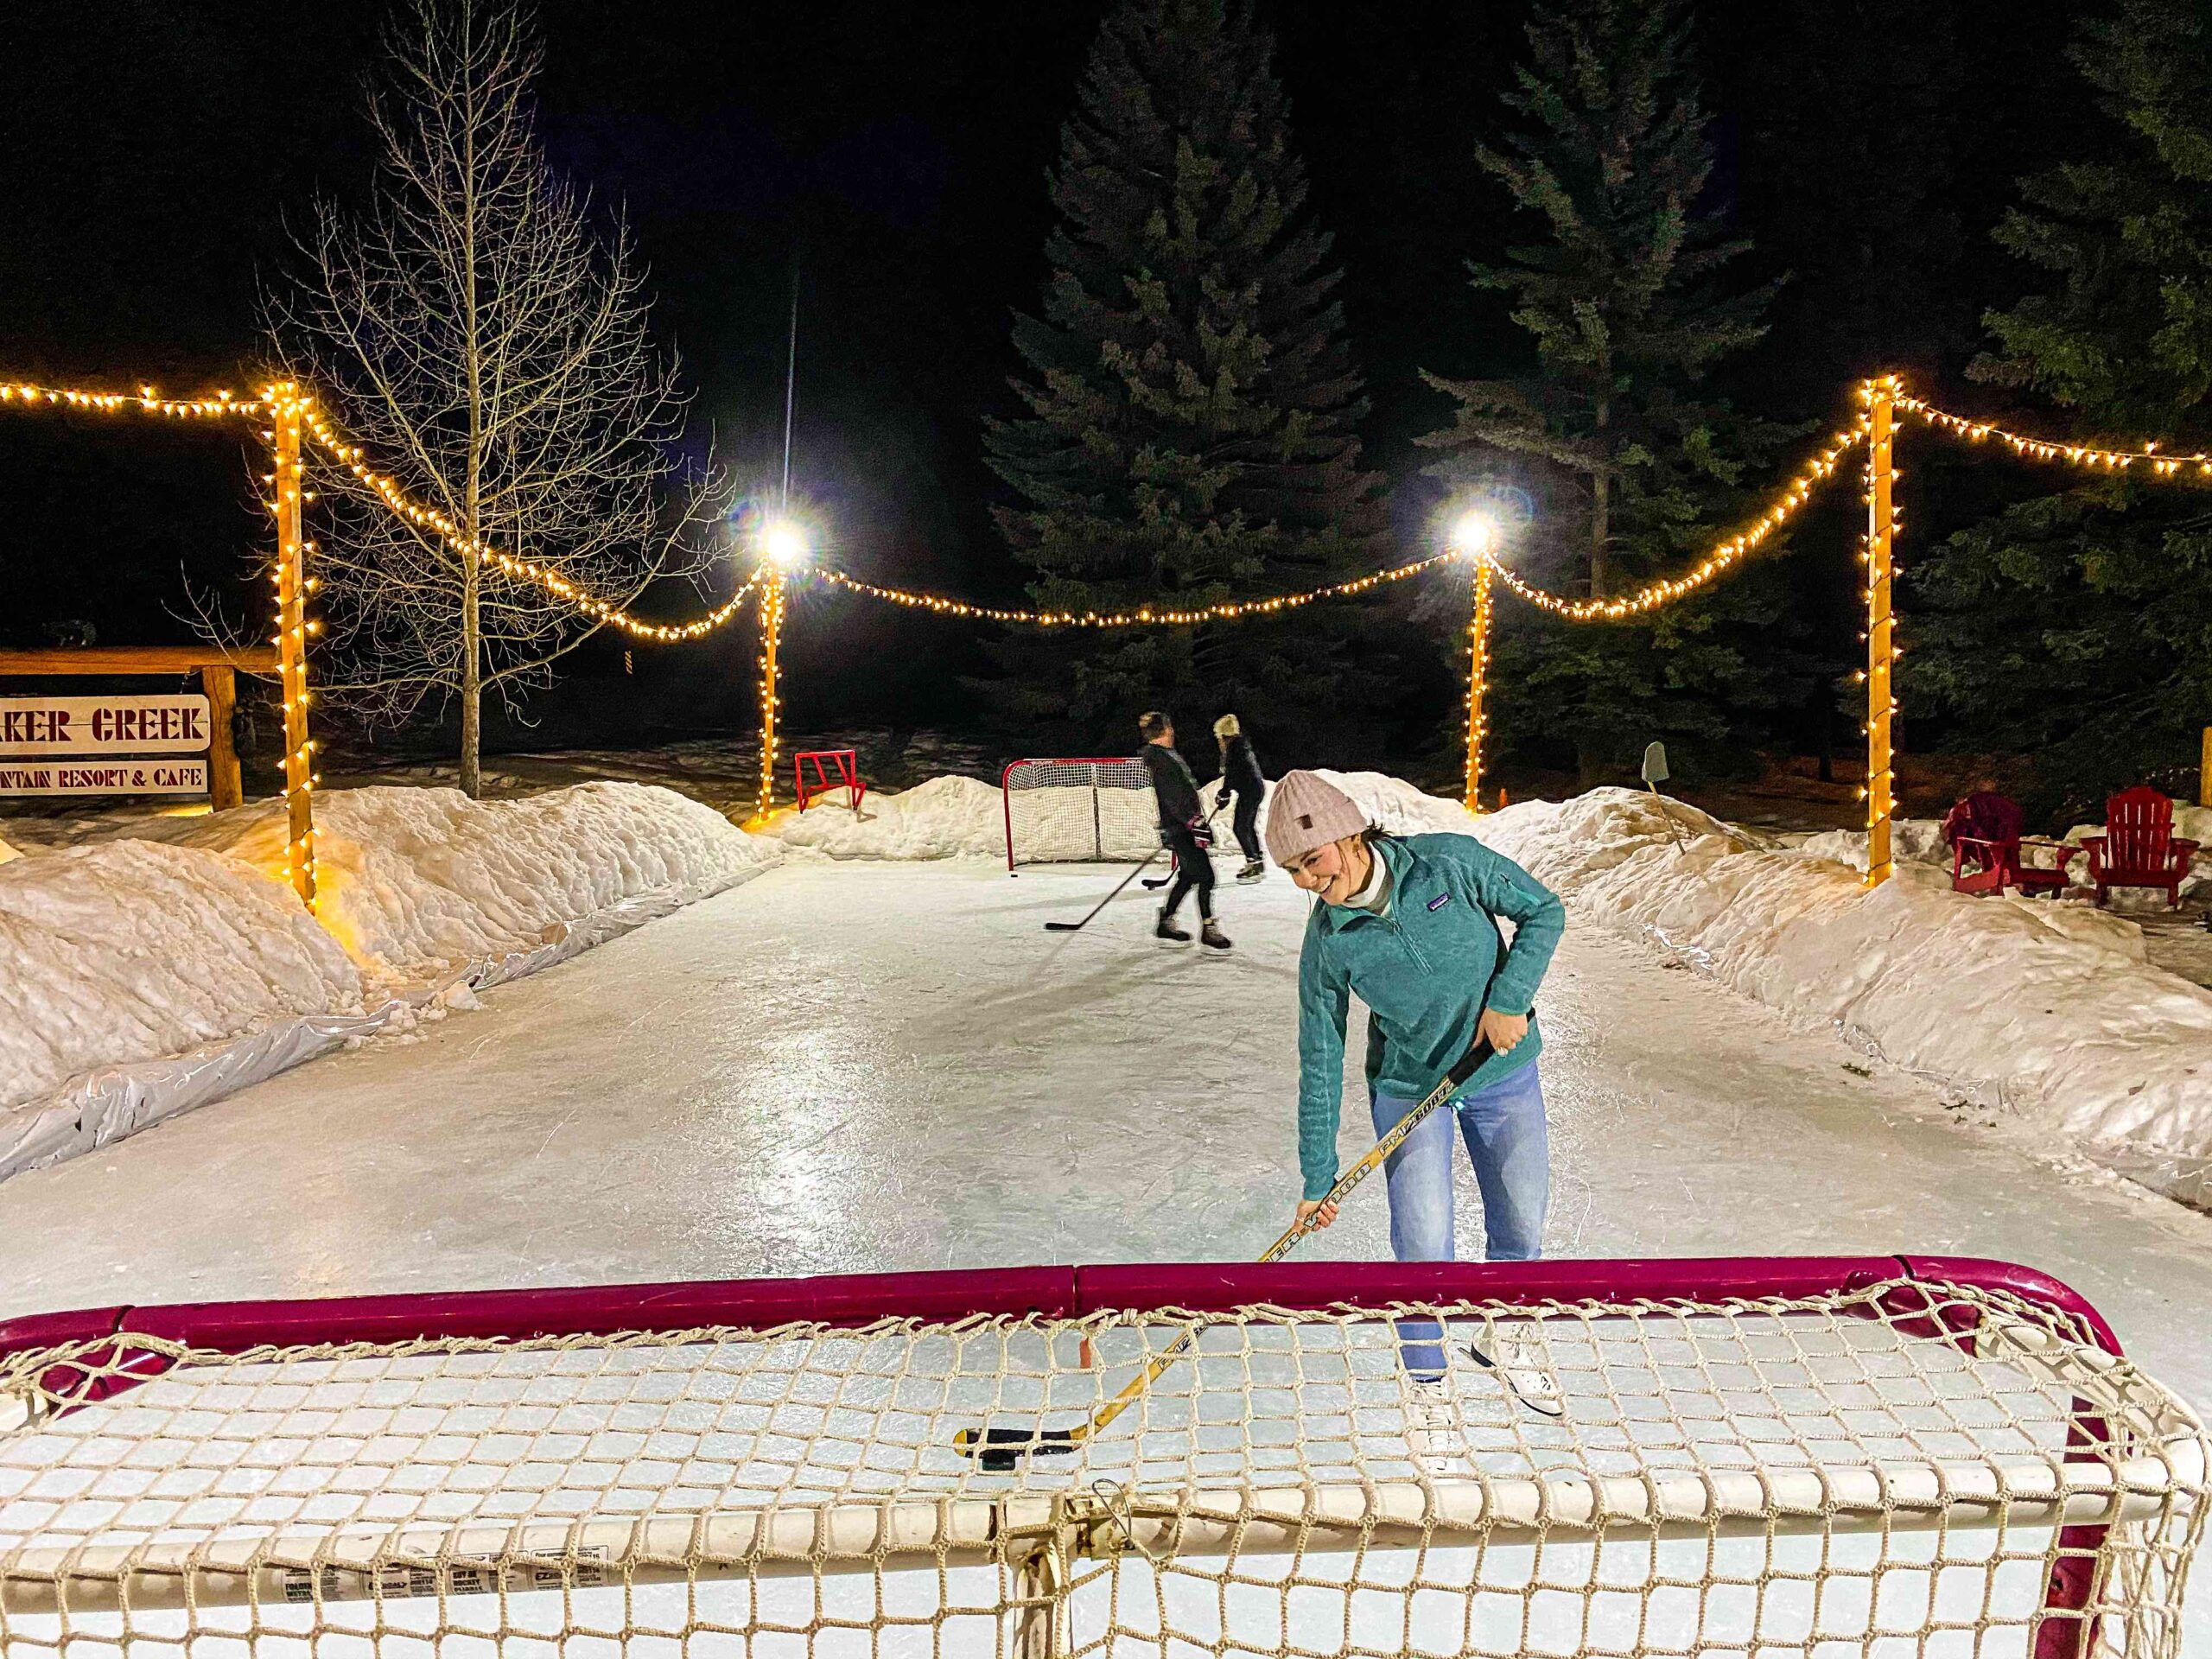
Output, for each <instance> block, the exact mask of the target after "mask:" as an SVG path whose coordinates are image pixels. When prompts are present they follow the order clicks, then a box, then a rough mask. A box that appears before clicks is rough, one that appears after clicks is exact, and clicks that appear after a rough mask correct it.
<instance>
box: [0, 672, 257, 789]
mask: <svg viewBox="0 0 2212 1659" xmlns="http://www.w3.org/2000/svg"><path fill="white" fill-rule="evenodd" d="M213 734H214V728H213V714H212V711H211V709H210V706H209V702H208V700H207V698H206V697H205V696H188V695H179V696H82V697H8V698H0V795H205V794H207V792H208V780H207V771H208V768H207V751H208V749H209V747H210V745H211V744H212V742H213ZM149 754H151V755H159V756H162V757H164V758H162V759H159V760H153V759H146V758H143V757H145V756H147V755H149ZM83 755H99V756H115V757H129V758H116V759H103V760H77V759H76V758H75V757H78V756H83ZM187 755H188V756H191V757H192V758H190V759H170V758H167V757H170V756H187ZM13 760H28V761H31V762H34V763H35V764H30V765H10V764H8V762H10V761H13Z"/></svg>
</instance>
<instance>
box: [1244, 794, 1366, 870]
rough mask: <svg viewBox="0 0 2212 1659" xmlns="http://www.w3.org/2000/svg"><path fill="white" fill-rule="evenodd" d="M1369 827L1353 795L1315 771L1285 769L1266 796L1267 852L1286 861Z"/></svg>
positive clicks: (1285, 862) (1277, 861) (1282, 862)
mask: <svg viewBox="0 0 2212 1659" xmlns="http://www.w3.org/2000/svg"><path fill="white" fill-rule="evenodd" d="M1367 827H1368V824H1367V814H1366V813H1364V812H1363V811H1361V810H1359V805H1358V804H1357V802H1355V801H1354V800H1353V799H1352V798H1351V796H1349V795H1347V794H1345V793H1344V791H1342V790H1341V789H1338V787H1337V786H1336V785H1334V784H1332V783H1331V782H1330V781H1329V780H1328V779H1325V778H1324V777H1322V776H1321V775H1320V774H1319V772H1285V773H1283V775H1282V777H1281V779H1280V780H1279V781H1278V782H1277V783H1276V785H1275V787H1274V793H1273V794H1272V795H1270V796H1269V797H1268V856H1269V857H1271V858H1273V859H1274V861H1275V862H1276V863H1278V864H1287V863H1289V862H1290V861H1291V860H1292V859H1294V858H1299V857H1302V856H1303V855H1306V854H1307V853H1310V852H1312V851H1313V849H1315V848H1316V847H1320V846H1325V845H1326V844H1327V843H1328V842H1332V841H1342V840H1343V839H1344V837H1345V836H1356V835H1358V834H1359V833H1360V832H1361V831H1362V830H1363V829H1366V828H1367Z"/></svg>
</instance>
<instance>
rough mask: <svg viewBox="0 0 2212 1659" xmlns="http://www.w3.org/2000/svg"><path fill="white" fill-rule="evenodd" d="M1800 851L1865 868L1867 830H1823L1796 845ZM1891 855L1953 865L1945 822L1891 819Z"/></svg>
mask: <svg viewBox="0 0 2212 1659" xmlns="http://www.w3.org/2000/svg"><path fill="white" fill-rule="evenodd" d="M1797 850H1798V851H1799V852H1801V853H1803V854H1805V855H1808V856H1809V857H1813V858H1832V859H1834V861H1836V862H1837V863H1839V864H1849V865H1851V866H1853V868H1857V869H1860V870H1864V869H1865V868H1866V831H1865V830H1864V829H1823V830H1822V831H1821V833H1820V834H1819V835H1817V836H1807V837H1806V838H1805V839H1804V840H1803V841H1802V842H1799V843H1798V844H1797ZM1890 858H1891V861H1892V862H1893V863H1903V862H1904V861H1906V860H1908V859H1910V861H1912V862H1914V863H1916V864H1941V865H1942V867H1943V868H1945V869H1947V870H1948V869H1949V868H1951V849H1949V848H1948V847H1946V846H1945V845H1944V844H1943V823H1942V819H1940V818H1892V819H1891V820H1890Z"/></svg>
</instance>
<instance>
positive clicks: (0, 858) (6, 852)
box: [0, 841, 22, 864]
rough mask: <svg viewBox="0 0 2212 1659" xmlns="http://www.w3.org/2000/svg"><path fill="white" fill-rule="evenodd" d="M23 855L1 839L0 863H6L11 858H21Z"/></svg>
mask: <svg viewBox="0 0 2212 1659" xmlns="http://www.w3.org/2000/svg"><path fill="white" fill-rule="evenodd" d="M21 857H22V854H21V853H19V852H17V851H16V849H14V848H12V847H10V845H9V844H8V843H7V842H4V841H0V864H5V863H6V862H7V861H9V860H10V859H11V858H21Z"/></svg>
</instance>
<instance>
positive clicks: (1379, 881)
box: [1268, 772, 1567, 1262]
mask: <svg viewBox="0 0 2212 1659" xmlns="http://www.w3.org/2000/svg"><path fill="white" fill-rule="evenodd" d="M1268 851H1269V852H1270V853H1271V854H1272V855H1274V861H1275V862H1277V863H1278V864H1281V866H1282V867H1283V868H1285V869H1287V870H1288V871H1289V872H1290V874H1291V876H1292V878H1293V879H1294V880H1295V881H1297V883H1298V885H1299V886H1300V887H1304V888H1306V890H1307V891H1308V892H1309V893H1316V894H1318V895H1319V898H1320V900H1321V902H1320V903H1319V904H1317V905H1315V906H1313V913H1312V914H1311V915H1310V916H1309V917H1308V918H1306V943H1305V946H1304V949H1303V950H1301V952H1300V957H1299V973H1298V1056H1299V1071H1300V1087H1299V1097H1298V1154H1299V1162H1300V1166H1302V1170H1303V1173H1304V1177H1305V1194H1304V1197H1303V1198H1302V1199H1301V1200H1300V1204H1299V1205H1298V1217H1299V1219H1300V1220H1301V1221H1302V1220H1304V1219H1306V1217H1308V1216H1312V1217H1313V1218H1314V1220H1315V1222H1316V1224H1318V1225H1320V1226H1323V1227H1325V1226H1327V1225H1329V1224H1331V1223H1332V1222H1333V1221H1335V1219H1336V1213H1335V1206H1333V1205H1327V1204H1325V1203H1323V1202H1322V1199H1323V1197H1324V1195H1325V1194H1326V1193H1327V1192H1328V1190H1329V1188H1330V1186H1331V1185H1332V1184H1333V1183H1334V1182H1335V1180H1336V1177H1337V1120H1338V1109H1339V1104H1340V1099H1341V1096H1342V1095H1343V1092H1344V1015H1345V1013H1346V1010H1347V1007H1348V1006H1349V1003H1350V999H1351V997H1352V996H1354V995H1357V997H1358V998H1359V1000H1360V1001H1363V1002H1364V1003H1365V1004H1366V1005H1367V1010H1368V1023H1367V1086H1368V1090H1369V1094H1370V1100H1371V1103H1372V1111H1373V1116H1374V1122H1375V1132H1376V1135H1377V1136H1378V1137H1379V1136H1380V1135H1383V1134H1384V1133H1385V1132H1386V1131H1388V1130H1389V1129H1390V1128H1392V1127H1393V1126H1395V1124H1396V1122H1398V1120H1399V1119H1400V1118H1402V1116H1405V1114H1406V1113H1407V1112H1408V1110H1410V1109H1412V1107H1413V1106H1414V1104H1415V1103H1417V1102H1418V1101H1420V1099H1421V1097H1422V1096H1424V1095H1426V1094H1427V1093H1428V1091H1429V1090H1431V1089H1433V1088H1434V1087H1435V1086H1436V1082H1437V1079H1438V1078H1440V1077H1442V1076H1443V1075H1444V1074H1445V1072H1446V1071H1448V1070H1450V1069H1451V1066H1452V1062H1453V1061H1454V1060H1456V1059H1458V1058H1459V1056H1460V1055H1461V1054H1463V1053H1465V1052H1466V1051H1467V1050H1468V1048H1470V1047H1471V1046H1472V1045H1473V1044H1474V1042H1475V1039H1476V1038H1477V1036H1478V1034H1479V1035H1481V1036H1483V1037H1486V1038H1488V1039H1490V1045H1491V1048H1492V1049H1494V1050H1496V1051H1497V1052H1496V1053H1495V1054H1494V1055H1493V1056H1492V1057H1491V1058H1489V1059H1487V1060H1485V1061H1484V1063H1483V1064H1482V1065H1481V1066H1480V1067H1479V1068H1478V1069H1477V1071H1475V1074H1474V1075H1473V1076H1472V1077H1470V1078H1469V1079H1468V1080H1467V1084H1466V1087H1465V1089H1464V1090H1461V1092H1460V1093H1459V1096H1458V1097H1457V1098H1456V1099H1455V1100H1453V1102H1452V1106H1453V1108H1454V1109H1453V1110H1452V1112H1451V1113H1449V1114H1447V1113H1445V1112H1442V1111H1439V1112H1437V1113H1435V1114H1434V1115H1433V1116H1431V1117H1430V1118H1429V1119H1428V1121H1427V1122H1425V1123H1423V1124H1422V1125H1421V1127H1420V1128H1417V1129H1415V1130H1414V1133H1413V1134H1412V1135H1410V1136H1408V1138H1407V1140H1406V1141H1405V1144H1404V1145H1403V1146H1402V1147H1400V1148H1399V1149H1398V1151H1397V1152H1396V1153H1395V1154H1392V1156H1391V1158H1390V1160H1389V1164H1388V1165H1387V1166H1386V1168H1387V1171H1388V1176H1389V1190H1390V1247H1391V1249H1392V1251H1393V1252H1394V1253H1395V1255H1396V1256H1397V1259H1398V1260H1399V1261H1401V1262H1448V1261H1451V1260H1452V1255H1453V1249H1452V1123H1453V1122H1457V1123H1458V1125H1459V1134H1460V1136H1461V1138H1463V1139H1464V1140H1465V1142H1466V1146H1467V1154H1468V1156H1469V1157H1470V1158H1471V1159H1472V1160H1473V1162H1474V1166H1475V1179H1476V1181H1477V1183H1478V1185H1479V1186H1480V1187H1481V1189H1482V1195H1483V1224H1484V1232H1485V1234H1486V1235H1487V1244H1488V1251H1487V1255H1488V1257H1489V1259H1490V1260H1491V1261H1493V1262H1526V1261H1531V1260H1533V1259H1535V1256H1536V1255H1538V1254H1539V1253H1540V1251H1541V1246H1542V1240H1543V1226H1544V1211H1545V1207H1546V1205H1547V1202H1548V1197H1549V1193H1550V1187H1551V1168H1550V1157H1549V1152H1548V1145H1547V1141H1546V1137H1545V1132H1544V1096H1543V1086H1542V1084H1541V1082H1540V1081H1539V1079H1538V1076H1537V1071H1536V1056H1537V1054H1538V1053H1539V1052H1540V1051H1541V1049H1542V1046H1543V1035H1542V1033H1541V1031H1539V1030H1538V1029H1537V1027H1536V1026H1535V1023H1534V1020H1533V1019H1532V1011H1533V1009H1534V1008H1535V1000H1536V987H1537V984H1538V982H1540V981H1541V979H1542V978H1543V976H1544V969H1546V968H1547V967H1548V965H1549V964H1550V963H1551V957H1552V951H1553V949H1554V947H1555V946H1556V945H1557V944H1559V939H1560V933H1561V932H1562V931H1564V929H1565V926H1566V919H1567V917H1566V911H1565V910H1564V908H1563V907H1562V906H1560V901H1559V899H1558V896H1557V895H1556V894H1554V893H1553V892H1552V891H1551V890H1550V889H1549V888H1548V887H1545V886H1544V885H1543V884H1542V883H1541V882H1540V881H1538V880H1536V879H1535V877H1534V876H1532V875H1530V874H1529V873H1528V872H1527V871H1526V870H1524V869H1522V868H1521V867H1520V866H1519V865H1517V864H1516V863H1515V862H1514V861H1512V860H1511V859H1510V858H1507V857H1505V856H1504V855H1502V854H1499V853H1494V852H1492V851H1491V849H1489V848H1487V847H1485V846H1484V845H1483V844H1482V842H1478V841H1477V840H1476V839H1474V837H1473V836H1456V835H1427V836H1404V837H1398V836H1385V835H1383V834H1381V833H1380V832H1378V831H1376V830H1374V829H1371V828H1370V826H1369V824H1368V822H1367V817H1366V814H1364V813H1363V812H1362V811H1361V810H1360V809H1359V807H1358V806H1357V804H1355V803H1354V802H1353V801H1352V800H1351V798H1350V797H1349V796H1347V795H1345V794H1344V792H1343V791H1341V790H1339V789H1338V788H1336V787H1335V786H1334V785H1332V784H1330V783H1329V782H1327V781H1326V780H1325V779H1322V778H1320V777H1319V776H1318V775H1317V774H1315V773H1313V772H1292V773H1290V774H1289V775H1287V777H1285V778H1284V779H1282V781H1281V782H1280V783H1279V784H1277V785H1275V793H1274V799H1273V800H1272V801H1271V802H1270V803H1269V804H1268ZM1501 916H1502V917H1503V918H1506V919H1508V920H1509V921H1510V922H1512V923H1513V924H1514V935H1513V944H1512V945H1511V947H1510V949H1508V948H1507V947H1506V946H1505V944H1504V941H1503V935H1502V933H1501V932H1500V930H1499V928H1498V925H1497V919H1496V918H1498V917H1501ZM1485 994H1487V995H1485Z"/></svg>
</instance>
